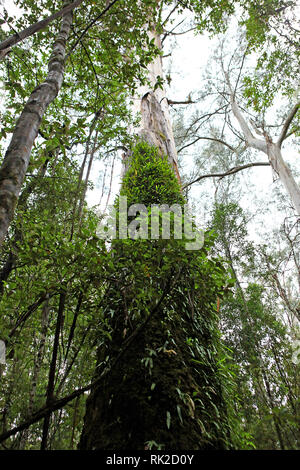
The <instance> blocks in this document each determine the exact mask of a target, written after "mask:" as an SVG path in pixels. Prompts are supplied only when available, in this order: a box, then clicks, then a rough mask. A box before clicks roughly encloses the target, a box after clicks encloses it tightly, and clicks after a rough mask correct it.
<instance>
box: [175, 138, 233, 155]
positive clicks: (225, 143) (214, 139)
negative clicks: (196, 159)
mask: <svg viewBox="0 0 300 470" xmlns="http://www.w3.org/2000/svg"><path fill="white" fill-rule="evenodd" d="M198 140H212V141H213V142H219V143H220V144H223V145H225V146H226V147H228V148H229V149H230V150H232V151H233V152H235V150H236V149H234V148H233V147H232V146H231V145H229V144H227V142H225V141H224V140H221V139H216V138H214V137H197V138H196V139H195V140H193V141H192V142H190V143H189V144H186V145H183V147H181V148H180V149H179V150H177V153H179V152H181V151H182V150H183V149H185V148H187V147H190V146H191V145H193V144H195V143H196V142H198Z"/></svg>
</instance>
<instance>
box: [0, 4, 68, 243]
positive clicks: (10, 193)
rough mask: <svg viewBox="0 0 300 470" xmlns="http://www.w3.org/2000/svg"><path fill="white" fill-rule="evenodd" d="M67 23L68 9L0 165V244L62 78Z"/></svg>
mask: <svg viewBox="0 0 300 470" xmlns="http://www.w3.org/2000/svg"><path fill="white" fill-rule="evenodd" d="M71 23H72V12H69V13H67V14H66V15H64V16H63V19H62V24H61V29H60V32H59V34H58V36H57V39H56V41H55V43H54V46H53V51H52V54H51V57H50V59H49V64H48V74H47V77H46V79H45V81H44V82H43V83H41V84H40V85H38V86H37V87H36V88H35V90H34V91H33V92H32V93H31V95H30V97H29V99H28V101H27V103H26V105H25V107H24V110H23V112H22V114H21V116H20V117H19V119H18V121H17V124H16V128H15V131H14V133H13V136H12V139H11V142H10V145H9V147H8V149H7V151H6V154H5V157H4V161H3V164H2V167H1V169H0V245H1V244H2V243H3V241H4V239H5V237H6V234H7V231H8V228H9V225H10V222H11V220H12V218H13V214H14V210H15V207H16V204H17V201H18V196H19V194H20V190H21V187H22V184H23V182H24V178H25V174H26V170H27V167H28V164H29V160H30V154H31V149H32V146H33V143H34V141H35V139H36V137H37V134H38V130H39V127H40V124H41V121H42V118H43V116H44V114H45V112H46V110H47V108H48V106H49V104H50V103H51V102H52V101H53V100H54V99H55V98H56V96H57V94H58V92H59V90H60V88H61V85H62V82H63V76H64V61H65V56H66V42H67V39H68V37H69V32H70V27H71Z"/></svg>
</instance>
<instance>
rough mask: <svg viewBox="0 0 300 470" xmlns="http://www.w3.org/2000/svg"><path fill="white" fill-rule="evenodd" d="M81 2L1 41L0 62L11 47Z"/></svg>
mask: <svg viewBox="0 0 300 470" xmlns="http://www.w3.org/2000/svg"><path fill="white" fill-rule="evenodd" d="M82 2H83V0H76V1H75V2H73V3H70V4H69V5H66V6H65V7H64V8H62V9H61V10H60V11H57V12H56V13H53V15H50V16H48V17H47V18H44V19H43V20H41V21H37V22H36V23H34V24H32V25H30V26H29V27H28V28H26V29H23V30H22V31H20V32H18V33H16V34H13V35H12V36H10V37H9V38H7V39H5V40H4V41H2V42H1V43H0V60H1V59H2V58H3V57H4V56H5V55H6V54H7V53H8V52H9V51H10V48H11V46H14V45H15V44H17V43H18V42H21V41H23V40H24V39H26V38H28V37H29V36H32V35H33V34H35V33H37V32H38V31H40V30H41V29H43V28H46V26H48V24H49V23H51V22H52V21H54V20H56V19H57V18H60V17H61V16H63V15H66V14H67V13H69V12H70V11H72V10H74V8H76V7H78V6H79V5H80V4H81V3H82ZM1 52H2V54H1Z"/></svg>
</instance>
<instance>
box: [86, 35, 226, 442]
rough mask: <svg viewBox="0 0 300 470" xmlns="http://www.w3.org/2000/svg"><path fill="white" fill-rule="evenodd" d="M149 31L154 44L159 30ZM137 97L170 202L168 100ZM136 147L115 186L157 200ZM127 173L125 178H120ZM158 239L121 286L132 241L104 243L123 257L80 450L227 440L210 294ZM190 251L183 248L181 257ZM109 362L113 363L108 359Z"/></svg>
mask: <svg viewBox="0 0 300 470" xmlns="http://www.w3.org/2000/svg"><path fill="white" fill-rule="evenodd" d="M151 35H152V37H154V38H155V41H156V43H157V44H159V37H158V36H157V35H156V34H155V33H151ZM149 74H150V78H151V81H152V84H153V85H154V83H155V82H156V76H157V75H162V71H161V58H160V57H159V58H158V59H156V62H155V63H154V64H152V65H151V67H150V70H149ZM154 79H155V81H154ZM141 95H142V96H141V100H140V101H139V106H137V109H140V110H141V114H142V121H141V127H140V128H139V129H138V135H139V137H140V138H142V139H143V140H146V141H147V143H148V144H150V145H151V147H149V145H148V147H147V148H148V149H149V148H152V149H153V148H154V147H155V148H156V149H157V151H158V154H160V155H167V157H168V163H169V165H170V166H171V168H172V169H173V171H170V169H169V166H168V163H165V167H166V168H168V171H169V172H170V175H171V176H170V180H165V181H163V182H161V183H160V187H161V188H162V194H164V191H165V190H168V189H169V187H171V186H172V187H174V185H175V186H176V188H177V189H176V192H174V199H172V198H171V200H170V201H168V203H169V204H172V203H173V202H174V203H175V202H177V201H176V200H175V197H177V199H178V200H179V199H180V198H181V199H183V198H182V195H181V193H180V187H179V184H178V181H177V180H176V178H177V177H179V174H178V169H177V156H176V149H175V143H174V138H173V133H172V126H171V121H170V119H169V115H168V110H167V100H166V99H164V97H165V95H164V92H163V90H158V89H156V90H155V91H151V90H148V91H147V90H146V92H142V93H141ZM153 146H154V147H153ZM136 148H137V147H136ZM145 148H146V146H145ZM145 148H144V150H143V151H142V150H139V152H140V154H139V155H140V157H141V159H142V160H143V158H144V159H145V160H144V162H143V163H142V164H141V167H140V170H138V169H137V170H132V168H133V167H131V165H134V160H133V157H132V158H131V157H130V155H129V156H128V159H127V161H126V162H125V172H124V174H125V176H124V178H123V189H122V190H123V191H127V190H128V191H130V188H132V187H135V184H136V185H137V186H136V188H137V189H139V188H141V191H143V193H142V196H141V200H138V201H136V202H140V203H145V200H146V199H147V200H150V201H151V202H153V203H157V204H161V203H164V202H167V201H166V200H165V199H164V197H163V196H162V197H161V199H159V196H155V190H156V189H157V186H155V185H154V184H153V186H152V187H151V177H157V180H158V181H160V178H161V175H160V173H159V171H161V170H159V169H160V168H161V167H160V164H157V168H158V170H157V171H158V173H157V174H154V175H153V172H154V170H151V171H150V170H149V172H150V173H149V176H148V174H147V168H148V167H147V163H148V162H149V164H151V159H150V157H149V155H148V154H147V148H146V150H145ZM134 151H136V150H133V155H134ZM143 152H144V153H143ZM158 159H159V160H160V157H159V158H158ZM152 168H153V167H152ZM126 171H127V173H126ZM130 171H133V175H132V178H131V177H130V176H128V175H130ZM135 171H137V173H135ZM138 171H140V173H138ZM144 172H146V176H144V174H145V173H144ZM154 173H155V172H154ZM174 173H175V175H176V176H175V175H174ZM135 175H136V178H137V180H136V182H135V181H134V176H135ZM126 177H127V178H129V179H128V180H127V183H126ZM143 178H145V179H143ZM152 182H153V181H152ZM144 184H145V188H144ZM126 185H127V186H126ZM158 186H159V185H158ZM124 188H125V189H124ZM126 188H127V189H126ZM128 188H129V189H128ZM123 194H124V193H123ZM164 241H166V244H165V247H164V248H163V250H162V251H161V249H160V248H159V244H158V245H154V244H153V243H152V242H153V240H150V241H149V242H148V241H147V243H148V245H147V244H145V245H144V248H143V250H146V251H147V253H148V255H149V265H150V264H151V263H152V264H154V266H153V268H151V267H150V266H149V265H148V264H147V265H146V266H145V267H144V269H145V271H146V274H145V283H143V282H142V283H141V285H138V284H137V285H135V284H134V285H133V286H132V285H131V284H129V285H128V282H129V281H128V279H127V274H126V272H127V271H129V272H130V270H131V265H135V263H136V262H140V258H139V257H138V255H136V250H135V246H134V245H131V248H130V247H128V244H127V243H125V244H124V245H122V241H121V243H119V242H116V245H115V246H113V250H114V254H113V258H112V259H113V260H114V263H118V261H119V260H120V259H121V260H122V259H128V258H130V263H128V266H127V267H126V265H125V266H124V267H123V269H119V270H118V269H117V268H116V271H117V272H116V276H117V279H116V283H115V284H114V283H112V284H113V285H111V286H109V287H108V290H107V294H106V296H105V298H106V305H105V309H104V312H105V311H107V312H110V313H109V314H108V316H107V321H108V322H110V324H111V328H112V340H111V341H108V342H106V344H105V345H104V346H101V347H100V348H99V350H98V365H97V368H96V373H95V374H96V377H98V376H99V375H101V373H102V371H103V367H104V368H105V367H109V366H108V365H107V362H106V359H107V357H109V363H110V364H112V366H110V367H111V371H110V373H109V374H107V376H106V378H105V379H104V383H103V385H101V386H96V387H94V388H93V389H92V391H91V394H90V397H89V399H88V401H87V407H86V416H85V421H84V428H83V432H82V435H81V441H80V444H79V448H80V449H112V450H113V449H123V450H125V449H135V450H144V449H146V450H147V449H151V448H152V449H164V450H165V449H174V450H175V449H176V450H184V449H185V450H187V449H223V448H226V446H227V445H228V442H229V438H228V427H227V421H226V405H225V403H224V399H223V396H222V385H221V380H220V377H219V376H218V371H217V365H216V360H215V359H216V356H215V353H216V350H214V353H212V354H211V355H210V353H211V350H213V349H214V346H213V345H214V344H215V341H217V339H216V338H217V333H216V325H215V322H216V317H215V313H214V311H213V307H212V305H214V304H215V302H216V297H215V295H214V294H211V293H209V288H207V289H206V290H204V291H203V293H202V297H201V296H200V295H197V296H196V295H194V289H195V288H196V287H195V286H194V283H195V282H194V279H193V277H192V276H191V274H190V272H189V268H190V264H189V263H188V264H185V262H184V261H182V262H181V261H180V259H181V258H180V256H182V260H183V259H184V258H185V257H186V256H188V255H187V254H186V253H182V251H184V248H182V246H181V247H180V249H179V250H181V251H180V254H179V258H178V260H177V262H176V261H173V262H171V263H170V266H169V267H168V265H166V266H165V261H164V257H165V256H167V255H166V251H167V250H168V248H167V247H168V246H169V245H168V243H169V241H167V240H164ZM134 243H135V241H133V244H134ZM171 243H172V242H171ZM126 250H127V251H126ZM143 253H144V251H143ZM162 253H163V257H162V258H161V256H160V255H161V254H162ZM196 256H197V255H196V254H194V253H190V263H192V260H193V259H195V258H196ZM185 259H186V258H185ZM150 260H151V261H150ZM166 267H168V269H166ZM164 268H165V270H164ZM141 269H142V268H141ZM148 269H149V273H148V272H147V270H148ZM199 269H201V268H199ZM123 273H124V274H123ZM132 282H133V283H134V282H135V280H133V281H132ZM207 284H208V278H206V284H205V285H207ZM204 289H205V288H204ZM147 293H148V302H147V305H145V307H144V308H143V307H137V306H136V301H138V299H139V298H140V296H145V295H147ZM137 310H139V311H138V313H137ZM196 345H197V346H196ZM193 348H195V349H193ZM192 350H193V351H192ZM116 362H117V363H118V366H117V367H113V364H114V363H116Z"/></svg>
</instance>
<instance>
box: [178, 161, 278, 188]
mask: <svg viewBox="0 0 300 470" xmlns="http://www.w3.org/2000/svg"><path fill="white" fill-rule="evenodd" d="M253 166H270V163H269V162H255V163H247V164H246V165H241V166H236V167H234V168H231V169H230V170H228V171H226V172H225V173H211V174H210V175H201V176H199V177H198V178H196V179H195V180H194V181H191V182H190V183H187V184H185V185H184V186H183V188H182V189H185V188H187V187H188V186H191V185H192V184H194V183H198V182H199V181H201V180H202V179H204V178H224V177H225V176H230V175H234V174H235V173H237V172H238V171H241V170H245V169H246V168H251V167H253Z"/></svg>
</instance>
